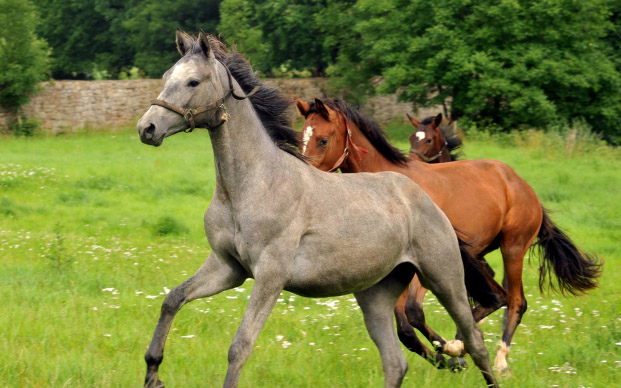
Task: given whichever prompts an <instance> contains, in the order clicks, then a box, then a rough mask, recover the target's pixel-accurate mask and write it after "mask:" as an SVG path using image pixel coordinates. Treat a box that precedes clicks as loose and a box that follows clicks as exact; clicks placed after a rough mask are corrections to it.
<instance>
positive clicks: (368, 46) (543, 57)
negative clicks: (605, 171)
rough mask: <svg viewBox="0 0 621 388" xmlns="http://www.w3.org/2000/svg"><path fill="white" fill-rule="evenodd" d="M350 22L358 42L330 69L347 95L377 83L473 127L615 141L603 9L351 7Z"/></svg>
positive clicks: (614, 91) (564, 1) (547, 4)
mask: <svg viewBox="0 0 621 388" xmlns="http://www.w3.org/2000/svg"><path fill="white" fill-rule="evenodd" d="M354 12H355V13H356V18H357V20H358V22H357V23H356V24H355V26H354V28H353V29H354V31H355V33H356V34H358V37H359V39H358V40H357V41H355V42H349V44H350V49H349V50H348V51H342V52H341V53H340V57H339V61H338V69H339V71H340V73H341V74H342V75H343V76H344V77H345V78H346V79H349V80H350V84H354V86H356V85H358V84H359V83H361V82H362V83H366V84H368V83H369V80H371V79H372V76H374V75H381V76H383V79H384V82H383V84H382V85H381V87H380V88H379V89H380V91H383V92H393V91H397V92H399V94H400V97H401V99H403V100H406V101H412V102H413V103H414V104H415V105H419V106H425V105H426V106H429V105H434V104H438V103H446V104H449V105H450V107H451V111H452V114H453V115H455V116H458V117H459V116H461V117H465V118H467V119H469V120H470V121H471V122H474V123H477V124H479V125H481V124H483V125H486V126H490V125H492V126H496V127H499V128H501V129H507V130H510V129H514V128H516V127H519V126H528V127H539V128H542V127H546V126H548V125H550V124H552V123H557V122H558V121H559V120H572V119H574V118H584V119H585V120H586V121H587V122H588V123H589V124H590V125H591V126H592V127H593V128H594V129H595V130H597V131H599V132H601V133H603V134H604V135H605V136H607V137H608V138H609V139H611V140H621V139H618V138H617V136H619V132H620V128H619V127H620V126H621V125H620V121H619V117H621V75H620V73H619V69H618V62H617V65H615V61H614V57H615V55H616V58H619V54H618V53H616V54H615V53H614V50H613V49H612V47H611V45H610V44H609V43H607V42H606V39H605V38H606V37H607V36H610V34H612V33H613V31H617V33H618V26H617V30H614V28H613V27H614V26H613V25H612V22H611V11H610V2H609V1H607V0H594V1H589V2H583V1H581V0H542V1H535V0H501V1H491V0H481V1H476V2H473V1H470V0H438V1H435V2H427V1H423V0H393V1H390V0H384V1H377V0H359V1H358V2H357V3H356V6H355V8H354ZM352 45H354V46H353V47H356V48H357V49H352V48H351V47H352Z"/></svg>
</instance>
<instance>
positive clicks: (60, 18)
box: [37, 0, 220, 78]
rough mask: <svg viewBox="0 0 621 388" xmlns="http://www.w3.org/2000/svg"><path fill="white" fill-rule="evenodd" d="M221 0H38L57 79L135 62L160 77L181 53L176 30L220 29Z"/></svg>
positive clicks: (113, 73)
mask: <svg viewBox="0 0 621 388" xmlns="http://www.w3.org/2000/svg"><path fill="white" fill-rule="evenodd" d="M219 5H220V0H205V1H200V2H198V1H193V0H177V1H170V0H168V1H161V0H38V1H37V7H38V8H39V10H40V14H41V15H43V16H42V23H41V24H40V27H39V32H40V34H41V36H43V37H45V38H46V39H47V41H48V42H49V43H50V45H51V47H52V49H53V51H52V74H53V76H54V77H56V78H76V77H78V78H79V77H80V76H84V77H89V76H90V75H92V74H93V73H95V72H105V73H106V74H109V75H110V76H112V77H117V76H118V75H119V74H120V73H121V72H123V71H125V72H127V71H129V69H131V68H132V67H134V66H136V67H138V68H140V69H141V70H142V71H143V72H144V73H145V75H146V76H149V77H160V76H161V75H162V73H163V72H164V71H165V70H166V69H168V67H170V64H171V62H172V61H173V59H174V58H176V50H175V43H174V31H175V29H176V28H177V27H179V28H182V29H187V30H188V31H198V29H199V28H202V29H203V30H205V31H207V32H212V33H215V32H216V26H217V24H218V20H219V11H218V9H219Z"/></svg>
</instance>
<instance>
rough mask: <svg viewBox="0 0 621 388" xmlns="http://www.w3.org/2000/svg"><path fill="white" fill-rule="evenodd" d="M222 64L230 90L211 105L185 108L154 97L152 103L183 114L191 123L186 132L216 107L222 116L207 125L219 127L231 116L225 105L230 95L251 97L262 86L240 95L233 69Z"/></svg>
mask: <svg viewBox="0 0 621 388" xmlns="http://www.w3.org/2000/svg"><path fill="white" fill-rule="evenodd" d="M220 64H221V65H222V66H224V68H225V69H226V74H227V77H228V80H229V90H228V92H226V94H225V95H224V96H222V98H219V99H218V100H217V101H216V102H214V103H211V104H209V105H203V106H199V107H198V108H194V109H185V108H182V107H180V106H177V105H174V104H171V103H169V102H166V101H164V100H159V99H154V100H151V105H158V106H161V107H163V108H166V109H168V110H170V111H173V112H175V113H177V114H179V115H181V116H183V118H184V119H185V121H186V122H187V123H188V124H190V128H189V129H186V130H185V132H192V131H193V130H194V128H195V127H196V123H195V121H194V117H196V116H198V115H200V114H202V113H205V112H209V111H212V110H214V109H218V110H219V111H220V112H221V113H220V112H219V113H220V114H216V117H219V118H220V121H219V122H218V123H216V124H213V125H207V127H208V128H217V127H219V126H220V125H222V124H224V123H225V122H226V121H227V120H228V119H229V118H230V115H229V114H228V113H227V112H226V106H224V102H225V101H226V100H227V99H228V98H229V97H230V96H233V98H234V99H236V100H244V99H246V98H248V97H251V96H252V95H254V94H255V93H256V92H257V91H258V90H259V89H260V86H258V85H257V86H255V87H254V89H252V91H250V93H248V94H246V95H242V96H240V95H238V94H236V93H235V90H234V88H233V76H232V75H231V71H230V70H229V68H228V67H227V66H226V65H225V64H224V63H222V62H220Z"/></svg>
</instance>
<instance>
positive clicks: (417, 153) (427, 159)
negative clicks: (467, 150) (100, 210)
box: [410, 140, 448, 163]
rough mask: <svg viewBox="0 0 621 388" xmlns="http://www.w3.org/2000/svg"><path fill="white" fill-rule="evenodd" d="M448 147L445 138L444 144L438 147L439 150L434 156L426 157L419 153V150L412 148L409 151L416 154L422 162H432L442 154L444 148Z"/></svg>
mask: <svg viewBox="0 0 621 388" xmlns="http://www.w3.org/2000/svg"><path fill="white" fill-rule="evenodd" d="M447 147H448V143H447V141H446V140H444V145H443V146H442V148H441V149H440V152H438V153H437V154H435V155H434V156H430V157H427V156H425V155H423V154H421V153H420V152H418V151H417V150H415V149H414V148H411V149H410V152H411V153H413V154H415V155H416V156H418V157H419V158H420V159H421V160H422V161H423V162H425V163H429V162H433V161H434V160H436V159H438V158H439V157H440V156H442V154H443V153H444V150H445V149H447Z"/></svg>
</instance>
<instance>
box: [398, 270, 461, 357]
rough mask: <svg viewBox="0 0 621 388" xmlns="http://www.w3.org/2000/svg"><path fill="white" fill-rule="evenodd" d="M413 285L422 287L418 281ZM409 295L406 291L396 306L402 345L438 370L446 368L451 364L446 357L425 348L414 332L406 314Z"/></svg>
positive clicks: (411, 285)
mask: <svg viewBox="0 0 621 388" xmlns="http://www.w3.org/2000/svg"><path fill="white" fill-rule="evenodd" d="M413 283H414V280H412V283H410V288H412V287H420V284H419V283H418V281H416V283H417V284H416V286H415V285H414V284H413ZM409 294H410V291H409V290H405V291H404V292H403V293H402V294H401V296H400V297H399V300H398V301H397V304H396V305H395V309H394V314H395V319H396V321H397V336H398V337H399V340H400V341H401V343H402V344H403V345H404V346H405V347H406V348H408V350H410V351H411V352H414V353H416V354H418V355H419V356H421V357H422V358H424V359H425V360H427V361H429V362H430V363H431V364H432V365H434V366H435V367H436V368H438V369H443V368H446V367H447V366H449V364H448V363H447V361H446V359H445V358H444V356H442V354H441V353H434V352H433V351H432V350H431V349H429V348H428V347H427V346H425V345H424V344H423V343H422V342H421V340H420V339H419V338H418V336H417V335H416V331H414V328H413V327H412V325H411V323H410V321H409V318H408V314H407V313H406V307H405V306H406V303H407V302H406V301H407V300H408V299H409V298H410V296H409Z"/></svg>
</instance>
